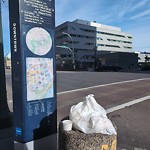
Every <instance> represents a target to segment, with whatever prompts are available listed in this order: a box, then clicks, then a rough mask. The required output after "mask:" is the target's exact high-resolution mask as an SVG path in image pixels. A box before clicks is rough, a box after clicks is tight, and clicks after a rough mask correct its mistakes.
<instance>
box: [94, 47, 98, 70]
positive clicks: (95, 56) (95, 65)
mask: <svg viewBox="0 0 150 150" xmlns="http://www.w3.org/2000/svg"><path fill="white" fill-rule="evenodd" d="M94 58H95V60H94V69H95V71H96V69H97V68H96V67H97V46H96V45H95V46H94Z"/></svg>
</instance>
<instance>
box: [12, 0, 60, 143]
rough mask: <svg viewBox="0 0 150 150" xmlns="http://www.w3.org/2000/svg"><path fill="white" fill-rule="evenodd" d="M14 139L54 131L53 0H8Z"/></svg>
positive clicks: (48, 133)
mask: <svg viewBox="0 0 150 150" xmlns="http://www.w3.org/2000/svg"><path fill="white" fill-rule="evenodd" d="M9 5H10V6H9V9H10V33H11V56H12V79H13V80H12V84H13V100H14V105H13V108H14V132H15V141H17V142H21V143H25V142H29V141H32V140H35V139H39V138H42V137H45V136H49V135H51V134H54V133H56V128H57V126H56V67H55V50H54V48H55V46H54V28H55V21H54V19H55V7H54V5H55V2H54V0H13V1H12V0H10V4H9Z"/></svg>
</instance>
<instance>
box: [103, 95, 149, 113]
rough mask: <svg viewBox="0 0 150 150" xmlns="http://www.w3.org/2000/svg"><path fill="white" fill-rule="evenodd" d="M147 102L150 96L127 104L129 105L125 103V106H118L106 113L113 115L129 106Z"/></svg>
mask: <svg viewBox="0 0 150 150" xmlns="http://www.w3.org/2000/svg"><path fill="white" fill-rule="evenodd" d="M146 100H150V95H149V96H145V97H142V98H139V99H135V100H132V101H130V102H127V103H124V104H121V105H118V106H115V107H112V108H109V109H107V110H106V112H107V113H111V112H114V111H117V110H120V109H123V108H125V107H127V106H131V105H134V104H137V103H140V102H143V101H146Z"/></svg>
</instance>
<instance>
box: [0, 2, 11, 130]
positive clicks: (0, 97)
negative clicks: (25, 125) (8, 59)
mask: <svg viewBox="0 0 150 150" xmlns="http://www.w3.org/2000/svg"><path fill="white" fill-rule="evenodd" d="M1 23H2V20H1V3H0V129H3V128H7V127H10V126H11V125H12V115H11V112H10V110H9V108H8V104H7V94H6V78H5V67H4V50H3V42H2V24H1Z"/></svg>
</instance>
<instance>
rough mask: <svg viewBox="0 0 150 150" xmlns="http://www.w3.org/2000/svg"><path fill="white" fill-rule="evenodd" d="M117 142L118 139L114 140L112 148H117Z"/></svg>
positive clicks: (112, 149) (114, 149) (113, 149)
mask: <svg viewBox="0 0 150 150" xmlns="http://www.w3.org/2000/svg"><path fill="white" fill-rule="evenodd" d="M116 146H117V142H116V139H115V140H113V142H112V145H111V150H116Z"/></svg>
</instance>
